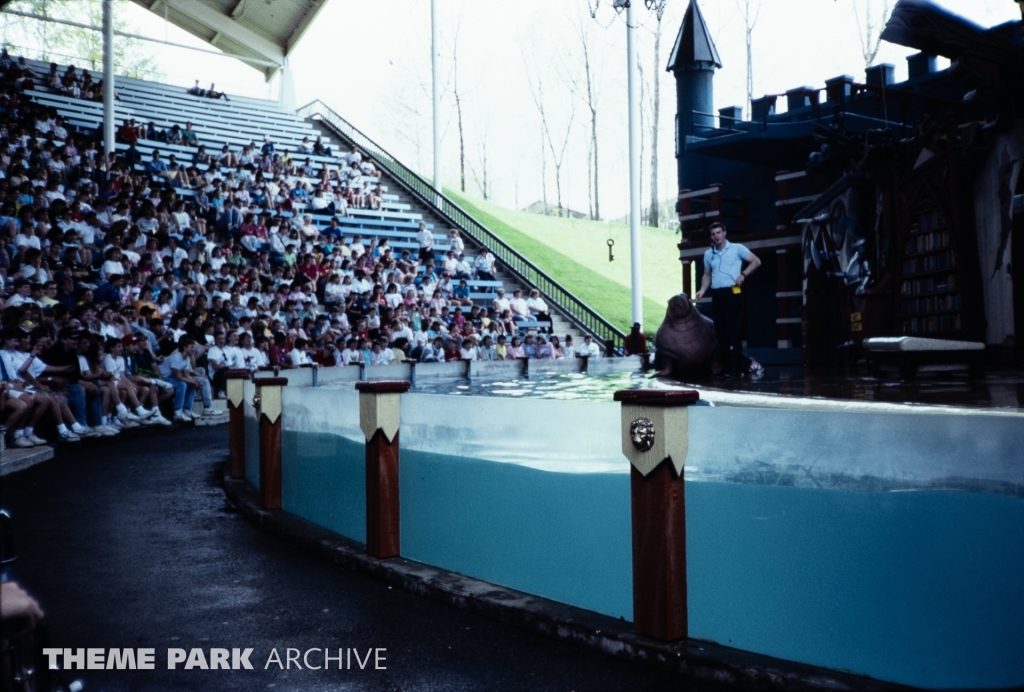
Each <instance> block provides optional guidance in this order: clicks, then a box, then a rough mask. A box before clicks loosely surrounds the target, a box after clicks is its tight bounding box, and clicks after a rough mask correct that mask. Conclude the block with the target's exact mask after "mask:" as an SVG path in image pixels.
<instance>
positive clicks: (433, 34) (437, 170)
mask: <svg viewBox="0 0 1024 692" xmlns="http://www.w3.org/2000/svg"><path fill="white" fill-rule="evenodd" d="M438 50H440V46H439V45H438V40H437V0H430V70H431V77H432V79H433V84H434V95H433V100H434V191H435V192H436V193H437V206H439V207H440V206H441V75H440V73H439V67H438V64H437V63H438V59H437V52H438Z"/></svg>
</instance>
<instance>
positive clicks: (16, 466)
mask: <svg viewBox="0 0 1024 692" xmlns="http://www.w3.org/2000/svg"><path fill="white" fill-rule="evenodd" d="M52 458H53V447H50V446H46V445H40V446H39V447H26V448H24V449H22V448H20V447H11V448H10V449H5V450H4V453H3V456H2V457H0V476H6V475H7V474H9V473H15V472H17V471H24V470H25V469H27V468H29V467H32V466H35V465H36V464H39V463H41V462H44V461H49V460H50V459H52Z"/></svg>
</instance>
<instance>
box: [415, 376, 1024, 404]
mask: <svg viewBox="0 0 1024 692" xmlns="http://www.w3.org/2000/svg"><path fill="white" fill-rule="evenodd" d="M653 379H655V378H653V376H652V375H651V374H650V373H648V374H641V373H616V374H612V375H596V376H592V375H586V374H565V375H551V376H541V377H531V378H522V379H516V380H504V381H498V380H493V381H488V380H478V381H474V382H465V381H460V382H445V383H437V384H434V383H422V384H417V386H416V390H417V391H420V392H426V393H437V394H462V395H473V396H507V397H513V398H537V399H568V400H573V399H589V400H606V401H608V400H611V398H612V395H613V394H614V393H615V392H616V391H618V390H620V389H640V388H645V387H649V386H652V385H654V384H655V383H654V382H651V380H653ZM658 382H659V383H660V384H664V385H673V384H674V385H683V384H685V383H679V382H675V381H673V380H667V379H661V378H658ZM692 384H694V385H696V386H700V387H702V388H710V389H720V390H723V391H732V392H753V393H758V394H773V395H781V396H791V397H810V398H823V399H837V400H846V401H879V402H886V403H908V404H931V405H940V406H960V407H967V408H1003V409H1020V408H1024V369H1021V368H999V369H990V371H989V373H988V374H987V375H986V377H985V378H984V379H973V380H972V379H970V378H968V377H967V376H966V374H960V373H956V372H954V373H935V374H932V373H923V374H921V375H920V376H918V378H917V379H915V380H913V381H908V382H903V381H900V380H899V379H898V378H896V377H893V376H890V377H887V378H884V379H883V378H878V377H873V376H872V375H870V374H868V373H867V371H866V370H864V371H859V370H849V371H826V370H821V371H813V370H808V369H805V368H803V367H801V366H766V367H765V373H764V376H763V377H762V378H761V379H759V380H754V381H751V380H750V379H749V378H744V379H739V380H734V379H724V378H715V379H713V380H711V381H709V382H701V383H692Z"/></svg>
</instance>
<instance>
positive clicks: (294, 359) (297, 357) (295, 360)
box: [288, 348, 313, 366]
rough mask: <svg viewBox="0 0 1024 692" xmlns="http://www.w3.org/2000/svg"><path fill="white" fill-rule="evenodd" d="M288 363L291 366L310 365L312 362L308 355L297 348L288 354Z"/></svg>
mask: <svg viewBox="0 0 1024 692" xmlns="http://www.w3.org/2000/svg"><path fill="white" fill-rule="evenodd" d="M288 362H289V363H291V364H292V365H295V366H299V365H310V364H312V362H313V361H311V360H310V359H309V354H308V353H306V352H305V351H300V350H299V349H297V348H293V349H292V350H291V351H289V352H288Z"/></svg>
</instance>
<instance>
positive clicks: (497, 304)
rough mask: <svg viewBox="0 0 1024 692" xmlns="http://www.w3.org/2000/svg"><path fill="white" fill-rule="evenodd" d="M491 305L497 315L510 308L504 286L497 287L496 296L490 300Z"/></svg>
mask: <svg viewBox="0 0 1024 692" xmlns="http://www.w3.org/2000/svg"><path fill="white" fill-rule="evenodd" d="M491 306H492V307H493V308H494V310H495V313H496V314H498V315H500V314H501V313H503V312H504V311H505V310H511V309H512V304H511V303H510V302H509V299H508V298H506V297H505V289H504V288H499V289H498V297H497V298H495V299H494V300H493V301H491Z"/></svg>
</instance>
